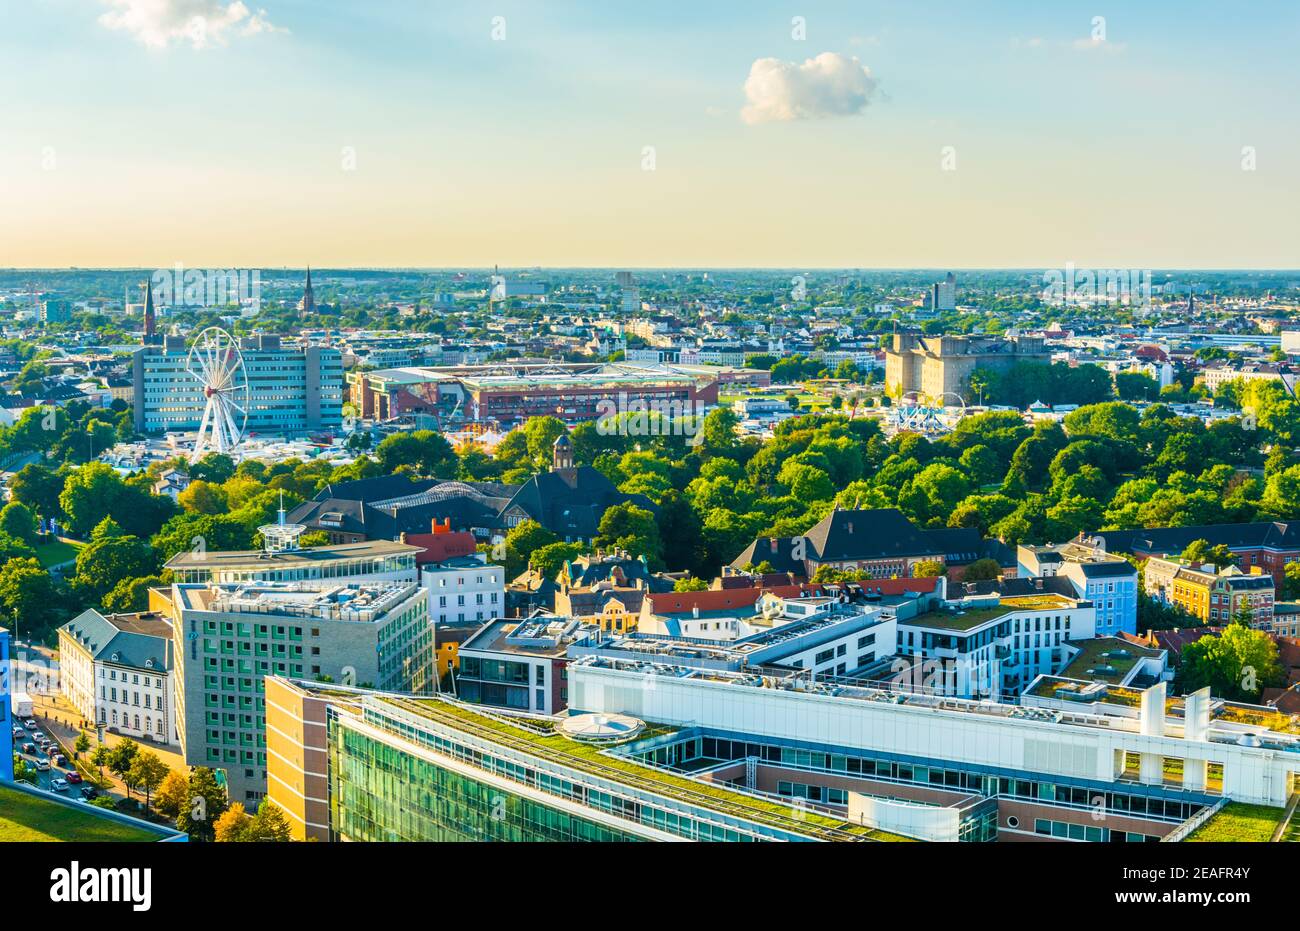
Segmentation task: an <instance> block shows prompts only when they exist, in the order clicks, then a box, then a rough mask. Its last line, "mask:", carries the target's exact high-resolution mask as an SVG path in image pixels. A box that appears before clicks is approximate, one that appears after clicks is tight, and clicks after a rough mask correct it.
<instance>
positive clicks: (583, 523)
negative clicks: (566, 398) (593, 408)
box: [500, 435, 659, 556]
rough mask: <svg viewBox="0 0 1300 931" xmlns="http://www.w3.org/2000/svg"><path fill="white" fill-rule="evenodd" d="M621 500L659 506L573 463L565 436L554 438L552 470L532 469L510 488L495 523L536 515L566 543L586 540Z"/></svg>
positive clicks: (506, 525)
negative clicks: (510, 493) (534, 471)
mask: <svg viewBox="0 0 1300 931" xmlns="http://www.w3.org/2000/svg"><path fill="white" fill-rule="evenodd" d="M624 503H630V504H635V505H636V506H637V507H640V508H644V509H645V510H647V511H650V512H652V513H657V512H658V510H659V508H658V507H657V506H656V505H655V503H654V502H653V501H651V500H650V499H649V498H647V497H646V496H645V495H639V494H634V495H628V494H624V493H623V492H621V491H619V490H618V488H617V487H616V486H615V485H614V483H613V482H611V481H610V480H609V479H608V478H607V477H606V476H605V475H604V474H603V473H601V472H599V471H597V470H596V469H593V468H592V467H591V466H579V465H574V463H573V443H572V441H570V440H569V437H568V436H567V435H564V436H561V437H559V438H558V439H557V440H556V441H555V446H554V449H553V451H552V466H551V470H550V471H549V472H539V473H537V474H536V475H534V476H533V477H532V478H530V479H529V480H528V481H527V482H525V483H524V484H523V485H522V486H521V487H520V488H519V490H518V491H516V492H515V494H514V496H513V497H512V498H511V499H510V501H509V503H508V504H506V506H505V507H504V508H503V509H502V510H501V515H500V527H501V529H502V530H504V531H509V530H510V529H512V528H514V527H517V526H518V525H519V524H521V523H523V522H524V521H525V520H535V521H537V522H538V523H539V524H541V525H542V526H543V527H545V528H546V529H547V530H549V531H551V533H553V534H555V535H556V536H558V537H559V538H560V539H561V540H563V541H564V542H565V543H590V542H591V541H592V540H593V539H594V538H595V536H596V534H597V532H598V531H599V529H600V521H601V518H603V517H604V516H605V512H606V511H607V510H609V509H610V508H611V507H613V506H614V505H616V504H624ZM633 555H636V556H642V555H645V554H642V553H636V554H633Z"/></svg>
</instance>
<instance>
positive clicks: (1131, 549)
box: [1088, 520, 1300, 586]
mask: <svg viewBox="0 0 1300 931" xmlns="http://www.w3.org/2000/svg"><path fill="white" fill-rule="evenodd" d="M1088 537H1089V543H1090V545H1093V546H1100V547H1102V548H1103V549H1104V550H1106V551H1107V552H1110V553H1131V554H1133V555H1134V556H1136V557H1138V558H1139V559H1146V558H1148V557H1150V556H1177V555H1181V554H1182V552H1183V551H1184V550H1185V549H1187V547H1188V545H1189V544H1191V543H1193V542H1194V541H1196V540H1204V541H1205V542H1207V543H1208V544H1210V546H1226V547H1227V548H1228V549H1229V550H1230V551H1231V552H1232V554H1233V555H1234V556H1236V557H1237V561H1238V563H1240V565H1241V567H1242V568H1243V569H1244V570H1246V571H1247V572H1249V571H1251V570H1252V569H1254V568H1255V567H1256V566H1259V567H1261V568H1262V569H1263V570H1264V571H1265V572H1267V573H1269V574H1271V575H1272V576H1273V582H1274V584H1275V585H1277V586H1281V585H1282V583H1283V582H1284V581H1285V580H1286V576H1285V569H1286V564H1287V563H1292V562H1300V522H1298V521H1285V520H1277V521H1259V522H1256V523H1251V524H1201V525H1198V526H1194V527H1152V528H1145V529H1144V528H1139V529H1136V530H1099V531H1097V532H1095V533H1092V534H1089V535H1088Z"/></svg>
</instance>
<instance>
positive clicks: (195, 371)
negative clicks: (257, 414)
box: [185, 327, 249, 462]
mask: <svg viewBox="0 0 1300 931" xmlns="http://www.w3.org/2000/svg"><path fill="white" fill-rule="evenodd" d="M185 369H186V371H188V372H189V373H190V374H191V375H193V376H194V377H195V378H196V379H198V382H199V384H200V385H202V386H203V396H204V398H205V402H204V406H203V419H202V420H200V421H199V430H198V436H197V437H195V440H194V452H193V453H191V454H190V461H192V462H197V461H198V460H199V459H200V458H202V457H203V455H204V453H206V452H218V453H227V452H230V451H231V450H232V449H234V448H235V447H236V446H238V445H239V441H240V440H242V439H243V438H244V428H245V427H246V426H247V425H248V408H249V389H248V372H247V371H246V370H245V368H244V357H243V355H242V354H241V353H240V351H239V346H238V345H237V344H236V343H235V338H234V337H233V336H231V335H230V334H229V333H227V332H226V331H225V330H223V329H221V327H208V328H207V329H206V330H204V331H203V332H202V333H200V334H199V335H198V337H197V338H196V339H195V340H194V345H193V346H191V347H190V355H189V359H188V360H186V363H185Z"/></svg>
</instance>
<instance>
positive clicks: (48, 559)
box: [36, 540, 85, 569]
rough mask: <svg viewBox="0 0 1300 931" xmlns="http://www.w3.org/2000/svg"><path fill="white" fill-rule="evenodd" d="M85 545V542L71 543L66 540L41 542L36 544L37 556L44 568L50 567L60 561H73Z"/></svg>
mask: <svg viewBox="0 0 1300 931" xmlns="http://www.w3.org/2000/svg"><path fill="white" fill-rule="evenodd" d="M83 546H85V544H84V543H69V542H67V541H66V540H55V541H54V542H53V543H40V544H37V546H36V558H37V559H38V560H40V563H41V566H42V568H45V569H48V568H50V566H57V565H59V564H60V563H65V562H72V561H73V560H74V559H76V558H77V554H78V553H80V552H81V548H82V547H83Z"/></svg>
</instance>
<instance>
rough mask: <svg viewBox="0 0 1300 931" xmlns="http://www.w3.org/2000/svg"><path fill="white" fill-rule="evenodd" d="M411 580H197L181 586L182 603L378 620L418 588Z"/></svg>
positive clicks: (226, 609) (208, 608)
mask: <svg viewBox="0 0 1300 931" xmlns="http://www.w3.org/2000/svg"><path fill="white" fill-rule="evenodd" d="M419 589H420V586H418V585H416V584H415V583H413V582H361V583H358V582H352V583H348V584H333V585H329V584H325V585H322V584H320V583H315V584H313V583H310V582H263V583H244V584H233V583H229V582H227V583H222V584H216V585H202V584H196V583H189V584H181V585H179V586H177V590H178V591H179V594H180V600H181V605H182V607H184V608H189V609H191V610H197V611H214V612H223V613H229V614H260V615H270V616H276V615H280V616H285V617H309V618H319V619H321V620H334V621H360V622H368V621H375V620H378V619H379V618H381V617H383V616H384V615H385V614H386V613H387V612H388V611H389V610H390V609H392V608H393V607H394V606H396V605H397V604H399V603H400V602H401V601H402V600H403V599H405V598H406V597H408V596H409V595H411V594H412V593H414V592H416V591H418V590H419Z"/></svg>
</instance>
